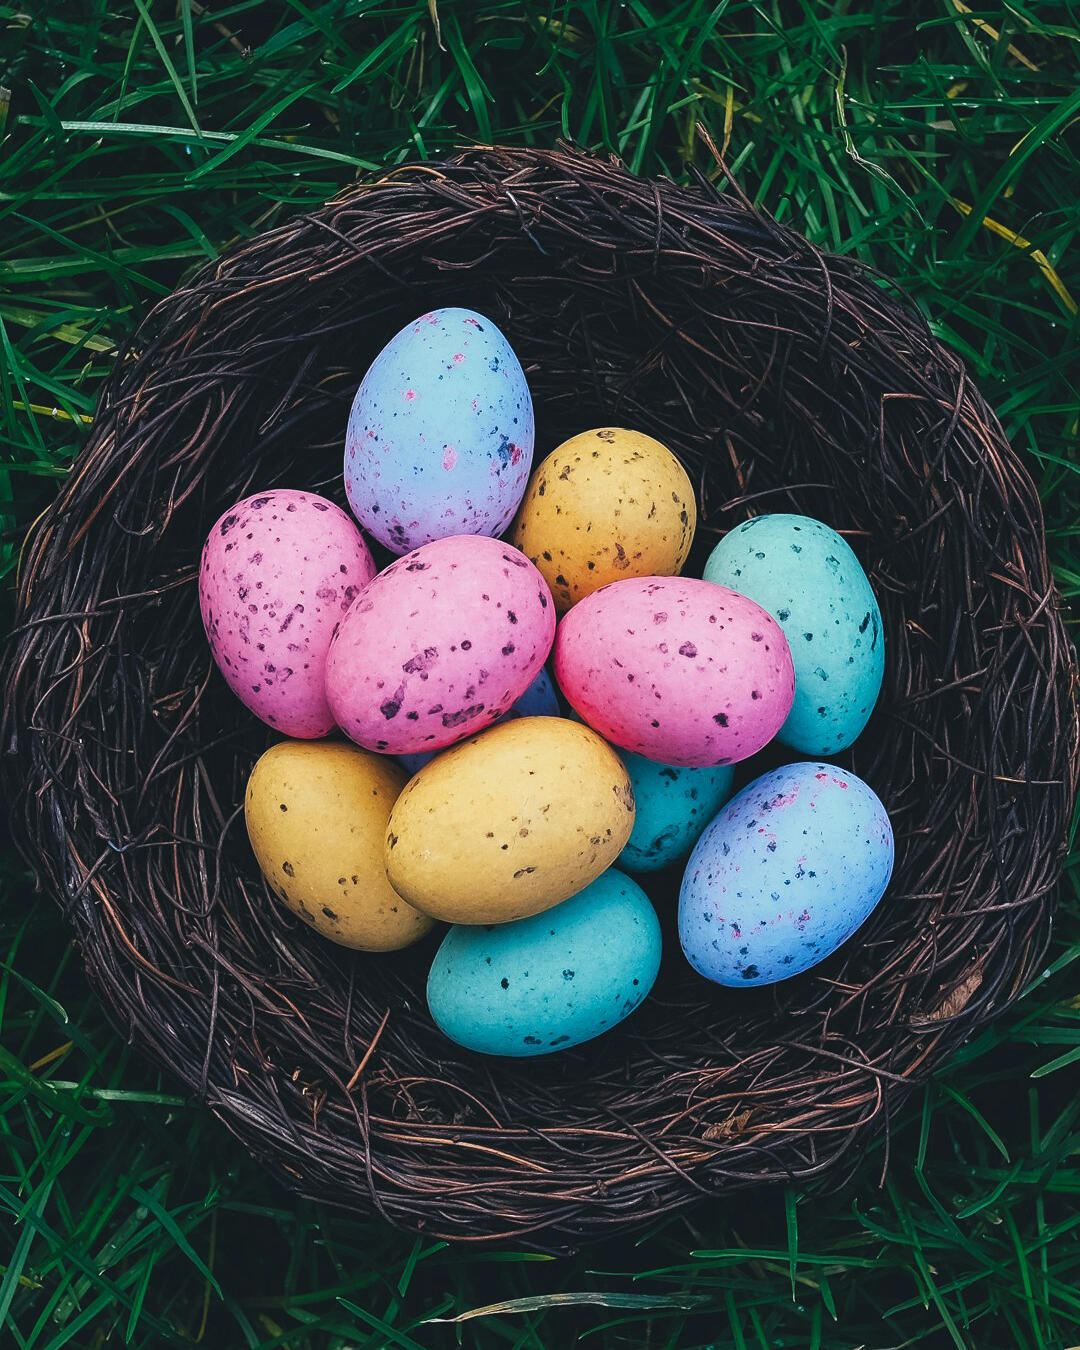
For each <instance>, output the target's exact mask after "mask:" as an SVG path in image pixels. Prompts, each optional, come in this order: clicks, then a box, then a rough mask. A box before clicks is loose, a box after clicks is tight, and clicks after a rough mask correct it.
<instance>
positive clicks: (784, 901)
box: [679, 764, 893, 988]
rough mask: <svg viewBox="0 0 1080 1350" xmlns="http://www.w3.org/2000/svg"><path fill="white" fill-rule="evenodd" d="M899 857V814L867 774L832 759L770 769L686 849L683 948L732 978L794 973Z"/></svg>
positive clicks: (761, 979) (832, 945)
mask: <svg viewBox="0 0 1080 1350" xmlns="http://www.w3.org/2000/svg"><path fill="white" fill-rule="evenodd" d="M892 868H893V832H892V825H891V824H890V822H889V817H888V814H887V812H886V810H885V808H884V806H883V805H882V804H881V802H880V801H879V799H878V797H877V796H876V794H875V793H874V792H873V791H872V790H871V789H870V788H869V787H867V785H866V784H865V783H864V782H863V781H862V779H861V778H856V776H855V775H854V774H853V773H849V772H848V771H847V770H846V769H838V768H837V767H836V766H835V765H833V764H789V765H787V767H786V768H782V769H773V770H772V772H771V773H766V774H762V776H761V777H760V778H756V779H755V780H754V781H753V782H752V783H750V784H749V785H748V786H747V787H745V788H743V790H742V791H741V792H740V793H739V794H738V795H737V796H736V797H734V798H733V799H732V800H731V801H730V802H728V804H727V806H725V807H724V808H723V809H722V810H721V811H720V813H719V815H717V817H716V818H715V820H713V821H712V822H711V823H710V824H709V826H708V828H707V829H706V830H705V833H704V834H703V835H702V836H701V838H700V839H699V840H698V842H697V845H696V847H695V849H694V851H693V853H692V854H691V855H690V861H689V862H688V863H687V864H686V872H685V873H684V875H683V881H682V889H681V891H680V893H679V939H680V941H681V942H682V948H683V951H684V952H685V953H686V958H687V960H688V961H689V962H690V964H691V965H692V966H693V967H694V969H695V970H697V971H699V972H700V973H701V974H702V975H704V976H705V977H706V979H709V980H715V981H716V983H717V984H726V985H730V986H731V987H732V988H742V987H744V986H746V985H755V984H773V983H775V982H776V981H777V980H784V979H787V978H788V976H789V975H798V974H799V973H800V972H801V971H804V970H807V969H808V968H809V967H810V966H813V965H816V964H817V962H818V961H822V960H824V958H825V957H826V956H828V955H830V953H832V952H834V951H835V950H836V949H837V947H839V946H840V944H841V943H843V942H846V941H847V939H848V938H849V937H851V935H852V933H854V932H855V930H856V929H857V928H858V927H859V925H860V924H862V923H863V922H864V921H865V920H866V918H867V916H868V915H869V914H870V912H871V911H872V910H873V908H874V906H875V905H876V904H877V902H878V901H879V900H880V899H881V897H882V895H883V894H884V892H885V887H886V886H887V885H888V884H889V877H890V876H891V875H892Z"/></svg>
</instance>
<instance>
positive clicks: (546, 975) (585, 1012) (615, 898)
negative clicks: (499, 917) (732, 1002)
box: [427, 868, 660, 1056]
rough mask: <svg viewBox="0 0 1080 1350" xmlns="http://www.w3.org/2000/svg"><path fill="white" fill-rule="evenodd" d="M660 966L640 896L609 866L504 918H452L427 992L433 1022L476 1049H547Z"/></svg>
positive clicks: (623, 1006)
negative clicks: (581, 884) (571, 891)
mask: <svg viewBox="0 0 1080 1350" xmlns="http://www.w3.org/2000/svg"><path fill="white" fill-rule="evenodd" d="M659 969H660V924H659V921H658V920H657V917H656V912H655V910H654V909H653V907H652V905H651V904H650V903H649V898H648V896H647V895H646V894H645V892H644V891H643V890H642V889H641V887H640V886H639V885H638V884H637V883H636V882H634V881H631V880H630V878H629V877H627V876H624V875H623V874H622V873H621V872H617V871H616V870H615V869H614V868H610V869H609V870H608V871H606V872H604V873H603V874H602V875H601V876H599V877H597V879H596V880H595V881H594V882H592V883H591V885H589V886H586V887H585V889H584V890H583V891H580V892H579V893H578V894H577V895H575V896H573V897H572V898H571V899H569V900H565V901H563V903H562V904H561V905H556V906H555V908H554V909H549V910H546V911H545V912H544V913H543V914H535V915H533V916H532V917H531V918H528V919H518V920H516V921H515V922H513V923H504V924H482V925H476V926H473V925H464V924H455V925H454V927H452V928H451V929H450V931H449V932H448V933H447V935H446V937H445V938H443V941H442V945H441V946H440V947H439V950H438V951H437V952H436V953H435V960H434V961H433V962H432V964H431V971H430V973H429V975H428V983H427V998H428V1007H429V1008H430V1010H431V1015H432V1017H433V1018H434V1019H435V1023H436V1025H437V1026H438V1027H439V1029H440V1030H441V1031H442V1032H443V1033H444V1034H445V1035H447V1036H449V1038H450V1039H451V1040H452V1041H456V1042H457V1043H458V1044H459V1045H463V1046H465V1048H466V1049H468V1050H478V1051H479V1052H480V1053H481V1054H485V1055H513V1056H526V1055H547V1054H551V1053H552V1052H553V1051H555V1050H565V1049H568V1048H569V1047H570V1046H572V1045H580V1044H581V1043H582V1042H583V1041H589V1040H592V1038H593V1037H594V1036H599V1035H601V1034H602V1033H603V1032H605V1031H609V1030H610V1029H611V1028H612V1027H613V1026H615V1025H616V1024H617V1023H619V1022H621V1021H622V1020H623V1018H625V1017H628V1016H629V1015H630V1013H632V1012H633V1011H634V1009H635V1008H636V1007H637V1006H638V1004H639V1003H640V1002H641V1001H642V999H643V998H644V997H645V996H646V994H648V992H649V990H650V989H651V988H652V986H653V981H654V980H655V979H656V975H657V972H658V971H659Z"/></svg>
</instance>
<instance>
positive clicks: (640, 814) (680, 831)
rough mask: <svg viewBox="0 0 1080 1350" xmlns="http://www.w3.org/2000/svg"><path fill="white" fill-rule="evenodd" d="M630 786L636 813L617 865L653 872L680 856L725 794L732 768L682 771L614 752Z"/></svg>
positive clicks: (630, 869) (725, 796)
mask: <svg viewBox="0 0 1080 1350" xmlns="http://www.w3.org/2000/svg"><path fill="white" fill-rule="evenodd" d="M619 758H620V759H621V760H622V762H623V763H624V764H625V765H626V771H627V773H628V774H629V775H630V782H631V783H632V784H633V786H634V801H635V802H636V803H637V814H636V815H635V817H634V829H633V832H632V833H631V835H630V840H629V842H628V843H627V845H626V847H625V848H624V849H623V851H622V852H621V853H620V854H619V860H618V861H619V866H620V867H625V868H626V870H627V871H628V872H656V871H659V869H660V868H661V867H667V866H668V864H669V863H673V862H675V861H676V860H677V859H679V858H685V857H686V855H687V854H688V853H689V852H690V850H691V849H692V848H693V847H694V845H695V844H696V843H697V841H698V838H699V836H700V835H701V832H702V830H704V828H705V826H706V825H708V823H709V821H710V820H712V818H713V816H715V815H716V813H717V811H718V810H719V809H720V807H721V806H723V804H724V802H726V801H727V799H728V796H729V795H730V793H731V781H732V779H733V778H734V777H735V770H734V768H733V767H732V766H731V765H730V764H721V765H720V766H719V767H718V768H707V769H685V768H681V767H680V766H678V765H675V764H657V763H656V761H655V760H651V759H645V758H644V757H643V756H642V755H635V754H633V753H632V752H631V751H629V750H620V751H619Z"/></svg>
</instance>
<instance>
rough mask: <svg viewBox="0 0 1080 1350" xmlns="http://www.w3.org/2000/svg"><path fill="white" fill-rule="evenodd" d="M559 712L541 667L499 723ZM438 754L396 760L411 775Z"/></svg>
mask: <svg viewBox="0 0 1080 1350" xmlns="http://www.w3.org/2000/svg"><path fill="white" fill-rule="evenodd" d="M560 711H561V710H560V708H559V696H558V695H557V694H556V693H555V686H554V684H552V682H551V676H550V675H549V674H548V673H547V668H546V667H545V666H541V668H540V674H539V675H537V677H536V679H535V680H533V682H532V684H530V685H529V687H528V689H526V690H525V692H524V693H523V694H522V696H521V697H520V698H519V699H518V700H517V701H516V702H515V703H512V704H511V705H510V711H509V712H507V713H503V715H502V717H500V718H499V722H506V721H508V720H509V719H511V718H514V717H558V716H559V713H560ZM494 725H498V723H495V724H494ZM438 753H439V752H438V751H437V750H420V751H417V753H416V754H415V755H398V759H399V761H400V762H401V763H402V764H403V765H404V766H405V768H406V769H407V770H408V772H409V773H410V774H413V773H418V772H419V771H420V770H421V769H422V768H423V767H424V765H425V764H430V762H431V761H432V760H433V759H434V758H435V756H436V755H437V754H438Z"/></svg>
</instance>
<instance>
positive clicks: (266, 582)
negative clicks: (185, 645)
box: [199, 488, 375, 738]
mask: <svg viewBox="0 0 1080 1350" xmlns="http://www.w3.org/2000/svg"><path fill="white" fill-rule="evenodd" d="M374 575H375V563H374V562H373V561H372V557H371V554H370V552H369V551H368V546H367V544H365V543H364V540H363V537H362V536H361V534H360V531H359V530H358V529H357V528H356V525H355V523H354V522H353V521H352V520H350V519H349V517H348V516H347V515H346V514H345V512H344V511H342V510H341V508H340V507H338V506H335V505H334V503H333V502H328V501H326V500H325V499H324V498H322V497H317V496H316V495H315V494H314V493H313V492H294V491H292V490H291V489H287V488H275V489H274V490H273V491H271V492H260V493H257V494H256V495H255V496H254V497H247V498H245V499H244V500H243V501H242V502H237V504H236V505H235V506H234V507H232V508H231V509H230V510H228V511H226V512H225V514H224V515H223V516H222V517H221V519H220V520H218V521H217V523H216V524H215V525H214V528H213V529H212V530H211V531H210V535H209V538H208V539H207V541H206V544H205V546H204V547H203V552H202V562H201V565H200V567H199V607H200V609H201V610H202V620H203V626H204V627H205V629H206V636H207V638H208V639H209V641H210V650H211V652H212V653H213V656H214V660H215V661H216V662H217V664H218V666H219V668H220V669H221V673H222V674H223V675H224V676H225V679H226V681H227V683H228V685H229V688H230V689H231V690H232V691H233V693H234V694H236V696H237V697H238V698H239V699H240V700H241V702H242V703H244V704H245V705H246V706H247V707H248V708H250V710H251V711H252V712H253V713H254V714H255V716H256V717H259V718H261V719H262V720H263V721H264V722H268V723H269V724H270V726H272V727H275V728H276V729H277V730H278V731H282V732H284V733H285V734H286V735H288V736H299V737H304V738H314V737H318V736H325V735H326V733H327V732H328V731H329V730H330V729H331V727H332V726H333V725H334V718H333V714H332V713H331V711H330V705H329V703H328V702H327V700H326V689H325V678H326V654H327V651H328V650H329V647H330V638H331V636H332V635H333V632H334V628H335V626H336V625H337V623H338V622H339V620H340V619H341V618H342V617H343V616H344V614H345V611H346V610H347V609H348V608H349V606H350V605H351V604H352V602H353V600H354V599H355V597H356V595H357V594H358V592H359V591H360V589H361V587H363V586H364V585H366V584H367V582H369V581H370V580H371V578H372V577H373V576H374Z"/></svg>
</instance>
